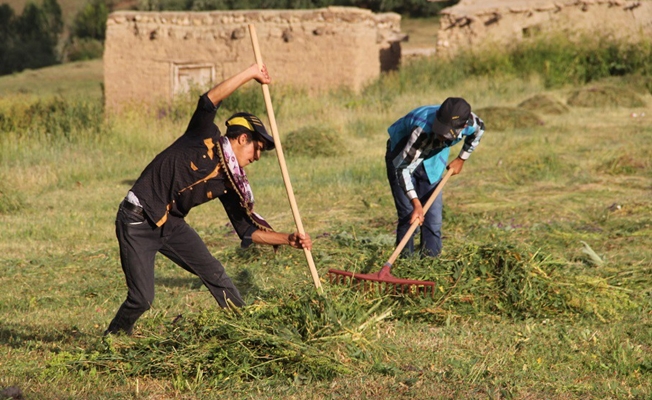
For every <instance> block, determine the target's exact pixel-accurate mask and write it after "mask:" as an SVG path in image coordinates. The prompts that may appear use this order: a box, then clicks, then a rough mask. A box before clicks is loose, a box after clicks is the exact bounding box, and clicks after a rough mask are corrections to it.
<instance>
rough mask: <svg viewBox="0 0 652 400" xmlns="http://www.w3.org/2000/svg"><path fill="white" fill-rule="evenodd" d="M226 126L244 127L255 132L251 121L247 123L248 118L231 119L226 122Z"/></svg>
mask: <svg viewBox="0 0 652 400" xmlns="http://www.w3.org/2000/svg"><path fill="white" fill-rule="evenodd" d="M226 124H227V125H228V126H233V125H239V126H243V127H245V128H247V129H249V130H250V131H252V132H255V129H254V127H253V126H251V123H250V122H249V121H247V119H246V118H243V117H235V118H231V119H230V120H228V121H226Z"/></svg>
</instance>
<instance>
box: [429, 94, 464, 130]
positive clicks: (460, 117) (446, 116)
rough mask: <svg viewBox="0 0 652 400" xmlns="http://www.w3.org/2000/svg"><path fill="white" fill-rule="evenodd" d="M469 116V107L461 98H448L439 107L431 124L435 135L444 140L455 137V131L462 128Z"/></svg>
mask: <svg viewBox="0 0 652 400" xmlns="http://www.w3.org/2000/svg"><path fill="white" fill-rule="evenodd" d="M470 116H471V106H470V105H469V103H467V102H466V100H464V99H463V98H461V97H449V98H447V99H446V100H444V102H443V103H442V104H441V106H439V110H437V117H436V118H435V122H433V124H432V131H433V132H434V134H435V135H437V136H439V137H442V138H444V139H446V140H453V139H455V137H456V136H457V135H456V133H455V129H460V128H462V127H464V124H466V122H467V121H468V119H469V117H470Z"/></svg>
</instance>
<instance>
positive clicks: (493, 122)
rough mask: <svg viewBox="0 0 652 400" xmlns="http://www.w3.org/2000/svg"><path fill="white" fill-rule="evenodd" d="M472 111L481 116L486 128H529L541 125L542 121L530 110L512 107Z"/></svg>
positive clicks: (500, 129)
mask: <svg viewBox="0 0 652 400" xmlns="http://www.w3.org/2000/svg"><path fill="white" fill-rule="evenodd" d="M474 112H475V113H476V114H477V115H478V116H479V117H480V118H482V120H483V121H484V123H485V125H486V127H487V129H491V130H493V131H505V130H508V129H518V128H531V127H535V126H539V125H543V121H542V120H541V119H540V118H539V117H538V116H537V115H536V114H535V113H533V112H532V111H530V110H526V109H522V108H513V107H485V108H481V109H479V110H474Z"/></svg>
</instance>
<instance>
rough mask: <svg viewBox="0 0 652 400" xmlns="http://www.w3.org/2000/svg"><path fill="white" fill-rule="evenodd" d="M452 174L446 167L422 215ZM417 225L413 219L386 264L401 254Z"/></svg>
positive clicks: (390, 263)
mask: <svg viewBox="0 0 652 400" xmlns="http://www.w3.org/2000/svg"><path fill="white" fill-rule="evenodd" d="M452 175H453V170H452V169H448V170H446V174H445V175H444V177H443V178H442V179H441V181H440V182H439V184H438V185H437V188H435V191H434V192H432V194H431V195H430V197H429V198H428V201H426V204H425V205H424V206H423V215H425V214H426V213H427V212H428V209H430V206H431V205H432V203H434V202H435V199H436V198H437V196H439V193H440V192H441V190H442V189H443V188H444V185H445V184H446V181H448V178H450V177H451V176H452ZM417 226H419V220H418V219H417V220H415V221H414V222H413V223H412V225H410V229H408V231H407V233H406V234H405V236H403V239H401V242H400V243H399V244H398V246H396V249H395V250H394V252H393V253H392V255H391V256H390V257H389V260H387V263H386V265H387V264H388V265H392V264H394V261H396V259H397V258H398V256H399V254H401V251H403V248H404V247H405V245H406V244H407V242H409V241H410V238H411V237H412V234H414V231H415V230H417Z"/></svg>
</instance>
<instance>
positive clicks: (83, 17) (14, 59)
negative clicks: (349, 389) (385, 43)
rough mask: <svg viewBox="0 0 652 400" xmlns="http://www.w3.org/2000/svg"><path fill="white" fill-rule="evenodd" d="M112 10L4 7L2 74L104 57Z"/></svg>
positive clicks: (0, 15) (191, 7) (174, 7)
mask: <svg viewBox="0 0 652 400" xmlns="http://www.w3.org/2000/svg"><path fill="white" fill-rule="evenodd" d="M458 1H459V0H451V1H428V0H136V2H135V3H134V6H133V7H132V8H133V9H136V10H141V11H209V10H243V9H311V8H320V7H328V6H352V7H360V8H366V9H369V10H372V11H374V12H388V11H393V12H397V13H399V14H402V15H405V16H410V17H431V16H434V15H436V14H437V13H438V12H439V11H440V10H441V9H443V8H444V7H449V6H451V5H453V4H455V3H457V2H458ZM112 8H113V3H112V0H88V1H87V2H86V3H85V4H84V6H83V7H82V8H81V9H80V10H79V11H78V12H77V14H76V15H75V17H74V19H73V21H72V24H71V26H69V27H67V28H68V29H67V30H66V29H64V28H66V27H65V26H64V22H63V16H62V13H61V6H60V5H59V3H58V2H57V0H42V3H41V4H40V5H39V4H36V3H34V2H29V3H27V5H26V6H25V8H24V9H23V12H22V14H20V15H17V14H16V13H15V12H14V10H13V9H12V8H11V6H9V5H8V4H2V5H0V75H7V74H11V73H14V72H20V71H22V70H24V69H36V68H41V67H46V66H49V65H53V64H58V63H61V62H67V61H79V60H86V59H92V58H98V57H101V56H102V53H103V49H104V35H105V31H106V20H107V17H108V15H109V12H110V11H112ZM64 31H65V34H64ZM64 36H65V37H64Z"/></svg>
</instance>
